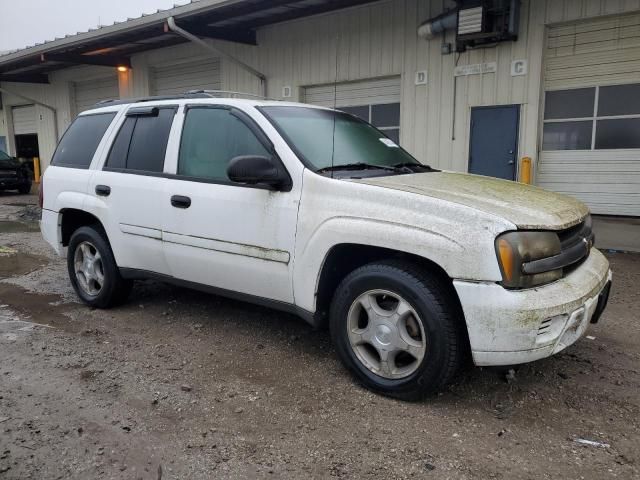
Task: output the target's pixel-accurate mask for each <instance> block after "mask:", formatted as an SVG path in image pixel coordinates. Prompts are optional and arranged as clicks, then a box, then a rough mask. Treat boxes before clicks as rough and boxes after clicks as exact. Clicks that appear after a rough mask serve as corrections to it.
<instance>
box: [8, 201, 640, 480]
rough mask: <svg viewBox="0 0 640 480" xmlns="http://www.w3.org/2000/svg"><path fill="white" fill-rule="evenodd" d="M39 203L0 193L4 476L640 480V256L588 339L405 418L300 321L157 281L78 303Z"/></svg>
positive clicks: (633, 258) (460, 384)
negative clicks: (109, 301) (114, 301)
mask: <svg viewBox="0 0 640 480" xmlns="http://www.w3.org/2000/svg"><path fill="white" fill-rule="evenodd" d="M33 203H35V199H34V198H33V197H24V196H12V195H8V194H4V195H1V196H0V279H2V280H0V479H3V480H4V479H26V478H29V479H56V478H64V479H67V478H73V479H93V478H100V479H103V478H104V479H111V478H113V479H120V478H122V479H139V478H140V479H153V480H157V479H160V478H162V479H187V478H189V479H204V478H291V479H299V478H303V477H307V478H330V477H340V478H383V479H388V478H427V479H428V478H438V479H447V478H452V479H454V478H455V479H458V478H462V479H487V478H497V479H501V478H504V479H513V478H526V479H529V478H531V479H534V478H536V479H537V478H585V479H590V478H597V479H602V478H621V479H630V478H640V434H639V432H640V362H639V360H640V322H639V321H638V313H637V312H638V311H639V310H640V288H639V287H638V285H639V284H640V255H624V254H609V257H610V259H611V262H612V265H613V268H614V273H615V285H614V290H613V296H612V299H611V303H610V306H609V309H608V311H607V312H606V314H605V315H604V317H603V319H602V321H601V323H600V324H598V325H595V326H593V327H592V328H591V329H590V331H589V332H588V334H589V335H590V336H592V337H595V338H591V339H590V338H584V339H583V340H582V341H580V342H579V343H578V344H576V345H574V346H573V347H571V348H569V349H568V350H567V351H565V352H564V353H562V354H560V355H558V356H556V357H555V358H551V359H547V360H543V361H540V362H537V363H535V364H532V365H529V366H524V367H521V368H520V369H519V370H518V371H517V373H516V375H515V379H512V380H510V381H509V382H507V381H506V379H505V376H504V375H501V374H499V373H498V372H496V371H492V370H487V369H479V368H469V369H468V371H466V372H465V373H464V374H463V375H462V376H461V378H460V379H459V380H458V381H457V383H456V384H455V385H453V386H452V387H451V388H450V389H449V390H448V391H446V392H443V393H442V394H440V395H438V396H436V397H434V398H431V399H429V400H428V401H425V402H422V403H402V402H399V401H395V400H390V399H387V398H383V397H380V396H377V395H374V394H371V393H369V392H367V391H365V390H363V389H362V388H361V387H359V386H358V385H356V384H354V383H353V381H352V379H351V378H350V377H349V376H348V375H347V373H346V372H345V371H344V370H343V368H342V367H341V365H340V364H339V362H338V360H337V359H336V356H335V355H334V352H333V349H332V347H331V344H330V341H329V338H328V335H327V333H326V332H315V331H313V330H312V329H311V328H310V327H308V326H307V325H306V324H304V323H303V322H302V321H301V320H298V319H296V318H295V317H292V316H288V315H285V314H282V313H278V312H274V311H270V310H266V309H263V308H259V307H255V306H250V305H246V304H243V303H239V302H235V301H231V300H226V299H223V298H218V297H214V296H210V295H205V294H201V293H197V292H192V291H188V290H184V289H178V288H173V287H169V286H166V285H163V284H159V283H154V282H146V283H141V284H138V285H137V286H136V288H135V290H134V293H133V296H132V298H131V301H130V302H129V303H128V304H127V305H125V306H123V307H121V308H118V309H116V310H111V311H106V312H105V311H99V310H90V309H88V308H86V307H84V306H82V305H80V304H78V303H77V301H76V298H75V296H74V294H73V292H72V290H71V288H70V286H69V283H68V280H67V275H66V269H65V265H64V262H63V261H61V260H60V259H58V258H54V257H53V256H52V255H51V253H50V251H49V249H48V247H47V246H46V245H45V244H44V242H43V241H42V239H41V237H40V234H39V232H38V231H37V224H35V223H34V222H33V220H34V219H35V218H37V215H38V212H37V208H35V207H34V206H33V205H28V204H33ZM579 438H583V439H588V440H594V441H598V442H604V443H606V444H608V446H605V447H595V446H583V445H580V444H578V443H576V442H575V439H579Z"/></svg>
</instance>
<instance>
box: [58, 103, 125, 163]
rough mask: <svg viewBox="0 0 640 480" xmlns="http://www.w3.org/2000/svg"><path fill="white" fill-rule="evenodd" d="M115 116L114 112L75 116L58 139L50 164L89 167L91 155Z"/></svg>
mask: <svg viewBox="0 0 640 480" xmlns="http://www.w3.org/2000/svg"><path fill="white" fill-rule="evenodd" d="M115 116H116V114H115V113H99V114H94V115H82V116H80V117H78V118H76V119H75V120H74V122H73V123H72V124H71V125H70V126H69V128H68V129H67V131H66V133H65V134H64V136H63V137H62V140H60V143H59V144H58V148H56V151H55V153H54V154H53V158H52V159H51V165H55V166H56V167H70V168H89V165H91V160H92V159H93V155H94V154H95V153H96V149H97V148H98V145H99V144H100V141H101V140H102V137H103V136H104V134H105V132H106V131H107V128H109V125H111V122H112V121H113V119H114V117H115Z"/></svg>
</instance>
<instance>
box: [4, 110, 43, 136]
mask: <svg viewBox="0 0 640 480" xmlns="http://www.w3.org/2000/svg"><path fill="white" fill-rule="evenodd" d="M11 111H12V113H13V133H14V135H28V134H32V133H37V130H38V124H37V122H36V107H35V105H24V106H20V107H13V108H12V109H11Z"/></svg>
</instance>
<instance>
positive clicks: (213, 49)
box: [165, 17, 267, 97]
mask: <svg viewBox="0 0 640 480" xmlns="http://www.w3.org/2000/svg"><path fill="white" fill-rule="evenodd" d="M165 25H166V26H167V28H168V29H169V31H171V32H173V33H177V34H178V35H180V36H181V37H183V38H185V39H187V40H189V41H190V42H192V43H195V44H196V45H200V46H201V47H202V48H205V49H207V50H209V51H210V52H213V53H214V54H215V55H216V56H220V57H222V58H224V59H226V60H229V61H230V62H233V63H235V64H236V65H238V66H240V67H241V68H243V69H244V70H246V71H247V72H249V73H251V74H252V75H254V76H255V77H257V78H258V79H259V80H260V85H261V89H262V96H263V97H266V96H267V77H266V76H265V75H264V74H263V73H261V72H259V71H258V70H256V69H255V68H253V67H251V66H249V65H247V64H246V63H244V62H243V61H242V60H239V59H237V58H236V57H234V56H232V55H229V54H228V53H226V52H224V51H222V50H220V49H219V48H217V47H214V46H213V45H211V44H209V43H207V42H205V41H204V40H202V39H201V38H199V37H197V36H196V35H194V34H192V33H190V32H188V31H186V30H185V29H183V28H180V27H179V26H178V25H176V21H175V19H174V18H173V17H169V18H167V23H166V24H165Z"/></svg>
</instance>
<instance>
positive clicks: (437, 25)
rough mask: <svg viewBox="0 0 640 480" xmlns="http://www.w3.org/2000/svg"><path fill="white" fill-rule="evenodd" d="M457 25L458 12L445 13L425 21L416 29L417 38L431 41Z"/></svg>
mask: <svg viewBox="0 0 640 480" xmlns="http://www.w3.org/2000/svg"><path fill="white" fill-rule="evenodd" d="M457 25H458V10H453V11H451V12H445V13H443V14H441V15H438V16H437V17H434V18H432V19H430V20H427V21H426V22H424V23H423V24H421V25H420V26H419V27H418V36H419V37H421V38H426V39H432V38H433V37H435V36H436V35H438V34H440V33H443V32H444V31H445V30H451V29H454V28H456V27H457Z"/></svg>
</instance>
